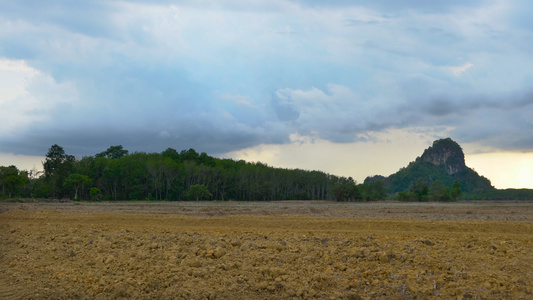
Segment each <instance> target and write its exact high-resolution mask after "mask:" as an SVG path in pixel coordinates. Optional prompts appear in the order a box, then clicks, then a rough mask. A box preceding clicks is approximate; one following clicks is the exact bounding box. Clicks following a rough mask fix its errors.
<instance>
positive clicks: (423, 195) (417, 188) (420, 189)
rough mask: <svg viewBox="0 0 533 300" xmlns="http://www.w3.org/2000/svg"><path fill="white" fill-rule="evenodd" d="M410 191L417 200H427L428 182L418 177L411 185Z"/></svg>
mask: <svg viewBox="0 0 533 300" xmlns="http://www.w3.org/2000/svg"><path fill="white" fill-rule="evenodd" d="M410 193H412V194H413V195H414V198H415V199H416V200H417V201H427V200H428V195H429V187H428V183H427V182H426V181H425V180H424V179H423V178H418V180H417V181H416V184H415V185H412V186H411V189H410Z"/></svg>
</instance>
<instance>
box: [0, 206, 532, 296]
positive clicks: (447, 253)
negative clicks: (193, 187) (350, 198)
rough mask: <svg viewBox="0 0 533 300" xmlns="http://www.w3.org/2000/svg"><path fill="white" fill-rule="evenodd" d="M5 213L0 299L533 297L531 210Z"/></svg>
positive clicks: (67, 209)
mask: <svg viewBox="0 0 533 300" xmlns="http://www.w3.org/2000/svg"><path fill="white" fill-rule="evenodd" d="M0 212H2V213H0V271H1V272H0V299H78V298H80V299H83V298H86V299H94V298H96V299H115V298H124V299H131V298H136V299H180V298H183V299H214V298H218V299H291V298H293V299H375V298H378V299H380V298H381V299H391V298H392V299H426V298H438V299H476V298H477V299H533V294H532V292H533V268H532V267H531V266H533V203H531V202H517V203H511V202H482V203H453V204H440V203H416V204H415V203H394V202H391V203H371V204H370V203H362V204H352V203H332V202H267V203H248V202H246V203H241V202H237V203H235V202H233V203H232V202H223V203H221V202H218V203H217V202H208V203H204V202H202V203H196V202H195V203H191V202H179V203H177V202H157V203H146V202H144V203H143V202H135V203H0ZM487 220H491V221H487Z"/></svg>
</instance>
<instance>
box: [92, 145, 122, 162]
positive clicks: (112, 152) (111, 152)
mask: <svg viewBox="0 0 533 300" xmlns="http://www.w3.org/2000/svg"><path fill="white" fill-rule="evenodd" d="M126 155H128V150H126V149H124V148H123V147H122V145H118V146H111V147H109V148H107V150H106V151H104V152H100V153H98V154H96V155H95V156H96V157H107V158H112V159H120V158H122V157H124V156H126Z"/></svg>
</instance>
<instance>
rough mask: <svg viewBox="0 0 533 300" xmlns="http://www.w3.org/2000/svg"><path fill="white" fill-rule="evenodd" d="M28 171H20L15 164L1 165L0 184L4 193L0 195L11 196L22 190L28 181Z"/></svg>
mask: <svg viewBox="0 0 533 300" xmlns="http://www.w3.org/2000/svg"><path fill="white" fill-rule="evenodd" d="M28 181H29V179H28V173H27V172H26V171H19V169H17V167H15V166H9V167H0V184H1V185H2V194H0V196H4V197H8V198H11V197H13V196H15V195H16V194H17V193H20V192H21V188H22V187H23V186H24V185H25V184H26V183H28Z"/></svg>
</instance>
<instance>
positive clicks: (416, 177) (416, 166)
mask: <svg viewBox="0 0 533 300" xmlns="http://www.w3.org/2000/svg"><path fill="white" fill-rule="evenodd" d="M375 181H383V182H384V184H385V187H386V188H387V191H388V192H389V193H390V194H394V195H397V198H398V199H399V200H403V201H428V200H430V201H452V200H456V199H457V198H458V197H459V196H460V195H463V196H464V197H467V198H468V197H473V196H475V195H486V194H487V193H489V192H492V191H493V190H494V187H493V186H492V185H491V183H490V180H488V179H487V178H485V177H483V176H480V175H479V174H477V173H476V171H474V170H472V169H471V168H469V167H467V166H466V165H465V159H464V153H463V150H462V149H461V146H459V144H457V143H456V142H454V141H453V140H452V139H450V138H446V139H441V140H437V141H435V142H434V143H433V145H432V146H431V147H429V148H428V149H426V150H425V151H424V153H423V154H422V156H421V157H417V158H416V159H415V161H413V162H411V163H410V164H409V165H408V166H407V167H405V168H401V169H400V170H399V171H398V172H396V173H394V174H392V175H390V176H389V177H383V176H379V175H377V176H373V177H367V178H366V179H365V184H369V183H372V182H375ZM432 188H433V193H431V189H432ZM459 190H460V191H461V192H459ZM479 197H481V196H479Z"/></svg>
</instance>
